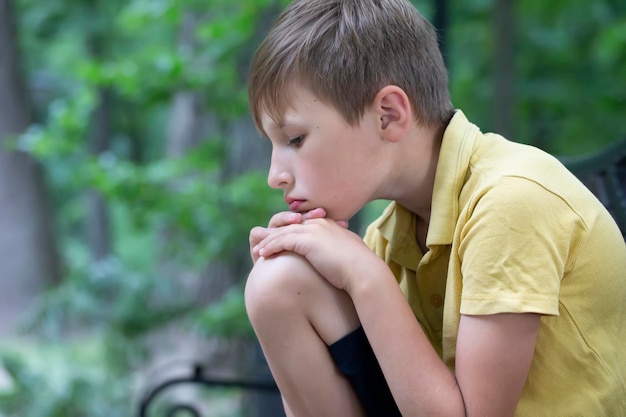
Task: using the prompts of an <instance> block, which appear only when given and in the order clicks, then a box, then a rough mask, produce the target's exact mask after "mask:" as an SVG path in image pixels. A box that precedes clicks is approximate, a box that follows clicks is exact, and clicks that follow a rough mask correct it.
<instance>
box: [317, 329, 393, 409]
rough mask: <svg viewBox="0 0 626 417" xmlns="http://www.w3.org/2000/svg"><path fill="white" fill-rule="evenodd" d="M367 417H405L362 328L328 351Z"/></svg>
mask: <svg viewBox="0 0 626 417" xmlns="http://www.w3.org/2000/svg"><path fill="white" fill-rule="evenodd" d="M328 350H329V351H330V354H331V356H332V357H333V360H334V361H335V363H336V364H337V366H338V367H339V370H340V371H341V373H342V374H343V375H345V377H346V378H347V379H348V381H350V385H351V386H352V388H353V389H354V392H355V393H356V396H357V397H358V399H359V401H360V402H361V404H362V405H363V409H364V410H365V414H366V415H367V416H368V417H396V416H398V417H402V415H401V414H400V410H398V406H397V405H396V402H395V401H394V399H393V397H392V395H391V391H389V386H388V385H387V381H386V380H385V377H384V376H383V373H382V371H381V369H380V365H379V364H378V360H377V359H376V356H375V355H374V352H373V351H372V347H371V346H370V343H369V341H368V340H367V337H366V336H365V332H364V331H363V328H362V327H359V328H358V329H356V330H355V331H353V332H352V333H350V334H348V335H346V336H344V337H343V338H341V339H339V340H338V341H336V342H335V343H333V344H332V345H330V346H329V347H328Z"/></svg>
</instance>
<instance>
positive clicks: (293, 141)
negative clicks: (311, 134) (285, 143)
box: [289, 135, 304, 148]
mask: <svg viewBox="0 0 626 417" xmlns="http://www.w3.org/2000/svg"><path fill="white" fill-rule="evenodd" d="M303 140H304V135H300V136H297V137H295V138H290V139H289V145H290V146H295V147H296V148H299V147H300V146H302V141H303Z"/></svg>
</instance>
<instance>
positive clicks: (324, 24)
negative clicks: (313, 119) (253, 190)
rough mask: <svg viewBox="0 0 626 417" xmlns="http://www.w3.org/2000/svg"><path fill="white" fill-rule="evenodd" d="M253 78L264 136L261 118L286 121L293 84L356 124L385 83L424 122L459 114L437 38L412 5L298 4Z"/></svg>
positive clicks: (345, 0)
mask: <svg viewBox="0 0 626 417" xmlns="http://www.w3.org/2000/svg"><path fill="white" fill-rule="evenodd" d="M248 81H249V98H250V110H251V112H252V117H253V119H254V121H255V123H256V125H257V128H259V130H261V131H262V132H263V127H262V124H261V118H262V115H263V113H267V114H268V115H269V116H270V117H271V118H272V119H273V120H274V121H275V122H277V123H279V124H280V122H281V118H282V116H283V112H284V111H285V109H286V107H287V106H289V104H290V101H289V100H290V97H289V91H290V87H292V86H295V87H298V88H302V87H304V88H307V89H309V90H310V91H311V92H312V93H313V94H315V96H317V97H318V98H320V99H321V100H323V101H324V102H326V103H327V104H330V105H332V106H334V107H335V108H336V109H337V110H338V111H339V112H340V113H341V114H342V115H343V117H344V118H345V119H346V120H347V121H348V122H349V123H350V124H352V125H356V124H357V123H358V122H359V120H360V118H361V116H362V115H363V112H364V110H365V108H366V107H367V106H368V105H369V104H370V103H371V102H372V100H373V99H374V97H375V96H376V94H377V93H378V91H379V90H380V89H381V88H383V87H384V86H386V85H397V86H398V87H400V88H402V89H403V90H404V91H405V92H406V94H407V95H408V97H409V99H410V100H411V105H412V107H413V111H414V112H415V115H416V119H417V121H418V122H419V123H421V124H422V125H426V126H429V127H439V126H442V125H444V124H446V123H447V122H448V121H449V119H450V116H451V115H452V112H453V107H452V103H451V101H450V95H449V92H448V77H447V71H446V68H445V66H444V63H443V59H442V57H441V53H440V51H439V47H438V45H437V36H436V33H435V31H434V29H433V27H432V26H431V25H430V23H428V21H426V19H424V18H423V17H422V16H421V15H420V14H419V13H418V12H417V10H415V8H414V7H413V6H412V5H411V4H410V3H409V2H408V1H407V0H295V1H294V2H293V3H291V4H290V5H289V6H288V7H287V9H286V10H285V11H284V12H283V13H282V14H281V16H280V17H279V18H278V20H277V22H276V23H275V25H274V27H273V28H272V30H271V31H270V33H269V34H268V35H267V37H266V38H265V40H264V41H263V43H262V44H261V46H260V47H259V49H258V50H257V52H256V54H255V56H254V59H253V61H252V66H251V69H250V74H249V80H248ZM263 133H264V134H265V133H266V132H263ZM266 136H267V135H266Z"/></svg>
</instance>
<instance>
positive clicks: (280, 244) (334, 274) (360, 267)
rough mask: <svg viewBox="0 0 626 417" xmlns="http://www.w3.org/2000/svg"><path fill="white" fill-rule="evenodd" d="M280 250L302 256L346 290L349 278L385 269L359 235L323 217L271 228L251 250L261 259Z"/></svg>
mask: <svg viewBox="0 0 626 417" xmlns="http://www.w3.org/2000/svg"><path fill="white" fill-rule="evenodd" d="M284 251H288V252H294V253H297V254H299V255H301V256H303V257H305V258H306V259H307V260H308V261H309V262H310V263H311V265H312V266H313V267H314V268H315V269H316V270H317V271H318V272H319V273H320V275H322V276H323V277H324V278H326V279H327V280H328V281H329V282H330V283H331V284H332V285H334V286H335V287H337V288H339V289H342V290H346V291H348V292H349V287H350V280H351V278H352V277H359V276H364V275H368V274H372V271H376V268H378V267H381V266H382V267H383V268H386V265H385V264H384V262H382V260H380V258H378V257H377V256H376V254H374V253H373V252H372V251H371V250H370V249H369V248H368V247H367V246H366V245H365V243H364V242H363V240H362V239H361V237H360V236H358V235H357V234H355V233H353V232H351V231H349V230H347V229H346V228H345V227H343V225H342V224H339V223H338V222H335V221H333V220H331V219H326V218H315V219H309V220H303V221H302V222H301V223H298V224H289V225H285V226H282V227H279V228H276V229H273V230H272V232H271V233H268V234H266V236H265V237H264V238H263V239H262V240H261V241H260V242H259V244H258V245H256V246H255V247H254V252H255V253H256V254H258V256H262V257H264V258H268V257H271V256H273V255H276V254H279V253H280V252H284Z"/></svg>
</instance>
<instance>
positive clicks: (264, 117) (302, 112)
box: [261, 85, 326, 133]
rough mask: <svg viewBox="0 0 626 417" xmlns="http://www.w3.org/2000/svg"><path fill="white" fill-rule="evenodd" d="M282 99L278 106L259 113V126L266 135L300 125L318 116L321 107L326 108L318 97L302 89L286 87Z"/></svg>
mask: <svg viewBox="0 0 626 417" xmlns="http://www.w3.org/2000/svg"><path fill="white" fill-rule="evenodd" d="M284 97H285V100H284V101H283V102H282V103H281V104H280V105H277V106H275V107H274V108H272V109H269V110H268V109H264V110H263V111H262V112H261V124H262V127H263V130H264V131H265V132H266V133H269V132H271V131H276V130H281V129H284V128H285V127H289V126H291V125H298V124H302V123H304V122H305V119H308V118H310V117H311V116H315V115H317V114H319V113H320V111H321V110H322V107H326V105H325V104H324V102H323V101H322V100H321V99H320V98H319V97H317V96H316V95H315V94H314V93H313V92H311V91H310V90H309V89H307V88H304V87H297V86H293V85H292V86H290V87H287V88H286V89H285V92H284Z"/></svg>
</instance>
